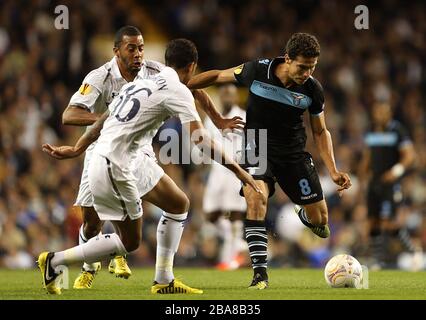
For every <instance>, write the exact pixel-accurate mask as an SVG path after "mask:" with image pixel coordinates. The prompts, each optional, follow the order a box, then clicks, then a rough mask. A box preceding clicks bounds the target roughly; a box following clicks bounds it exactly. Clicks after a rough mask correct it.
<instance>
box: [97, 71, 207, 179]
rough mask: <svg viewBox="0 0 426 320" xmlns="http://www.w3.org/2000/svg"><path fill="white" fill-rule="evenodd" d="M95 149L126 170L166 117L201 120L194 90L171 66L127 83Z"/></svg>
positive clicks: (181, 119) (188, 120) (115, 103)
mask: <svg viewBox="0 0 426 320" xmlns="http://www.w3.org/2000/svg"><path fill="white" fill-rule="evenodd" d="M109 109H110V112H111V114H110V116H109V117H108V118H107V120H106V121H105V123H104V126H103V129H102V131H101V135H100V137H99V139H98V143H97V145H96V147H95V149H94V152H95V153H97V154H99V155H101V156H103V157H105V158H107V159H108V160H109V161H111V162H112V163H113V164H115V165H116V166H117V167H119V168H121V169H122V170H123V172H124V171H131V169H130V168H131V162H132V160H133V159H134V158H135V157H136V156H137V151H138V148H139V146H143V145H146V144H151V143H152V139H153V137H154V136H155V134H156V133H157V131H158V129H159V128H160V127H161V125H162V124H163V123H164V121H165V120H167V119H169V118H170V117H174V116H177V117H179V118H180V121H181V122H182V123H186V122H190V121H201V120H200V117H199V115H198V113H197V111H196V109H195V104H194V98H193V96H192V94H191V91H189V89H188V88H187V87H186V86H185V85H184V84H182V83H181V82H180V81H179V77H178V75H177V73H176V71H174V70H173V69H171V68H168V67H166V68H164V69H163V71H161V72H160V73H159V74H158V75H157V76H155V77H153V78H152V79H149V80H148V79H144V80H142V79H138V80H136V81H134V82H132V83H129V84H126V85H125V86H124V87H123V88H122V90H121V92H120V94H119V96H118V97H116V98H115V99H114V101H113V103H111V105H110V107H109Z"/></svg>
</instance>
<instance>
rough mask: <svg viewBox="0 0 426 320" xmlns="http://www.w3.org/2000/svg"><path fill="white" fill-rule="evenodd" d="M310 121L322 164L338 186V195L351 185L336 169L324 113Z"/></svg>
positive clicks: (349, 180) (345, 175)
mask: <svg viewBox="0 0 426 320" xmlns="http://www.w3.org/2000/svg"><path fill="white" fill-rule="evenodd" d="M310 121H311V127H312V134H313V138H314V142H315V144H316V146H317V147H318V151H319V153H320V156H321V159H322V160H323V161H324V164H325V166H326V167H327V170H328V172H329V173H330V176H331V178H332V179H333V181H334V183H336V184H337V185H339V188H338V189H337V191H338V192H339V193H340V192H342V191H343V190H344V189H348V188H349V187H350V186H351V185H352V184H351V179H350V178H349V175H348V174H347V173H345V172H340V171H338V170H337V168H336V162H335V160H334V152H333V141H332V139H331V134H330V131H328V129H327V127H326V125H325V118H324V113H321V114H319V115H311V116H310Z"/></svg>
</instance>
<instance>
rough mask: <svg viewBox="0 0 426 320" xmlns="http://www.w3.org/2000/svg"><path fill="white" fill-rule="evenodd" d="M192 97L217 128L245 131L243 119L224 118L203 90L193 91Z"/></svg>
mask: <svg viewBox="0 0 426 320" xmlns="http://www.w3.org/2000/svg"><path fill="white" fill-rule="evenodd" d="M192 95H193V96H194V99H195V106H196V107H197V109H198V108H200V109H201V110H203V111H204V112H205V113H206V114H207V116H208V117H209V118H210V119H211V120H212V121H213V123H214V125H215V126H216V128H218V129H220V130H225V129H230V130H234V129H241V130H242V129H244V125H245V122H244V121H243V119H242V118H241V117H233V118H231V119H227V118H224V117H222V115H221V114H220V112H219V111H217V108H216V106H215V105H214V103H213V101H212V100H211V98H210V96H209V95H208V94H207V92H205V91H204V90H202V89H195V90H192Z"/></svg>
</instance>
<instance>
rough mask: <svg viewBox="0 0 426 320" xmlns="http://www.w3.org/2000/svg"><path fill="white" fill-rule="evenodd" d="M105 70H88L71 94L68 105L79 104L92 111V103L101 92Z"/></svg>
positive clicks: (93, 103)
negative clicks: (78, 86)
mask: <svg viewBox="0 0 426 320" xmlns="http://www.w3.org/2000/svg"><path fill="white" fill-rule="evenodd" d="M105 77H106V72H103V71H102V70H101V69H96V70H93V71H92V72H90V73H89V74H88V75H87V76H86V77H85V78H84V80H83V83H82V84H81V86H80V88H79V89H78V91H77V92H76V93H74V94H73V96H72V97H71V100H70V103H69V104H70V105H74V106H79V107H82V108H86V109H89V110H90V112H94V111H95V110H94V105H95V102H96V100H97V99H98V97H99V95H100V94H101V92H102V87H103V83H104V80H105Z"/></svg>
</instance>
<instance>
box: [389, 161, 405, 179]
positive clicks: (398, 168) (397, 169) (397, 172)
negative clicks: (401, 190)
mask: <svg viewBox="0 0 426 320" xmlns="http://www.w3.org/2000/svg"><path fill="white" fill-rule="evenodd" d="M391 172H392V174H393V175H394V177H396V178H399V177H400V176H402V175H403V174H404V172H405V168H404V166H403V165H402V164H400V163H397V164H396V165H394V166H393V167H392V168H391Z"/></svg>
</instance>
